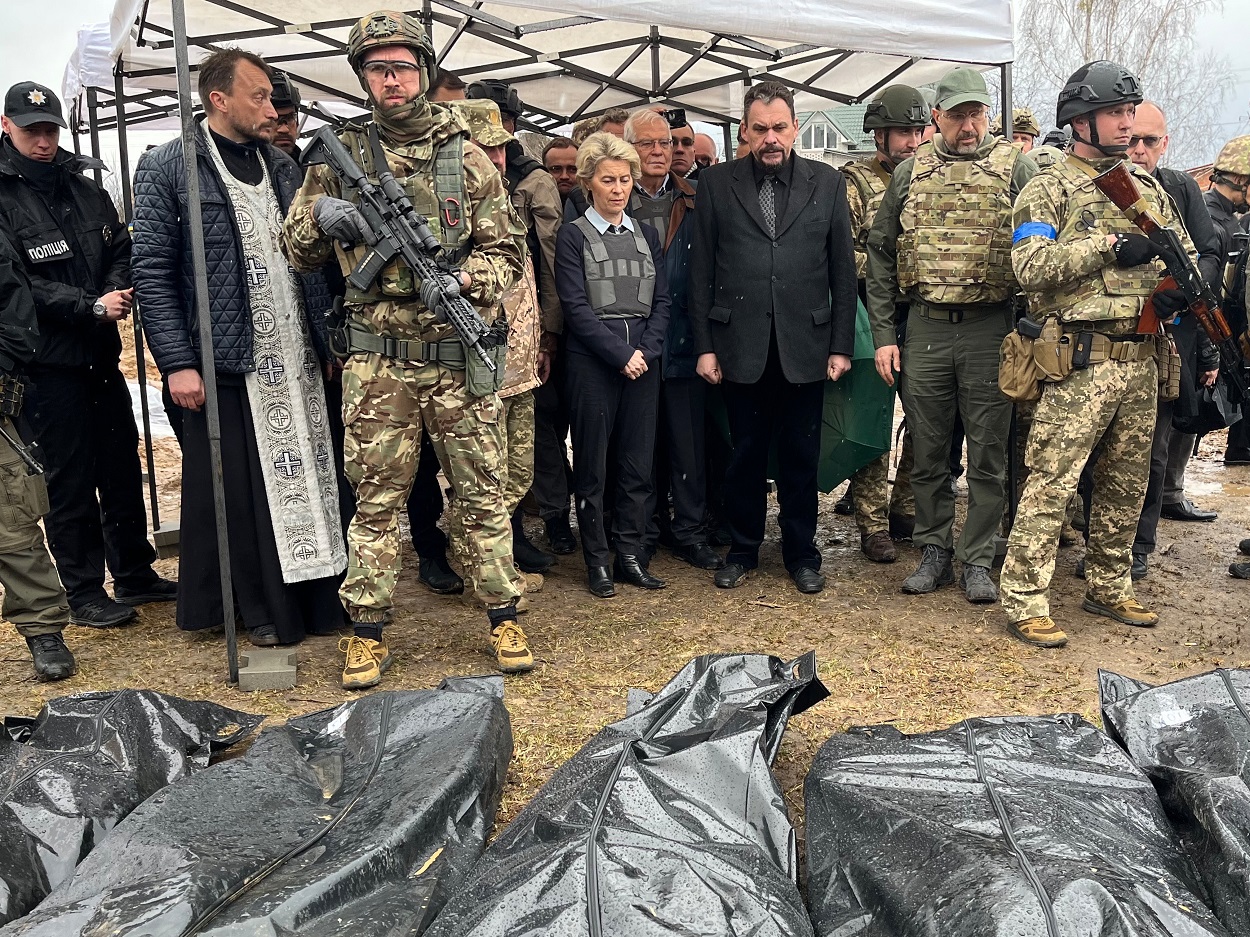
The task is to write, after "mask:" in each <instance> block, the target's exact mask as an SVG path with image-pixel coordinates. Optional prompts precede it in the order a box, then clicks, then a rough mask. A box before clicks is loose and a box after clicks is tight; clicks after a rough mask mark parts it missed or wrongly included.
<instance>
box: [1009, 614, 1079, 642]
mask: <svg viewBox="0 0 1250 937" xmlns="http://www.w3.org/2000/svg"><path fill="white" fill-rule="evenodd" d="M1007 630H1008V631H1010V632H1011V633H1012V634H1013V635H1015V636H1016V637H1017V638H1019V639H1020V640H1021V641H1023V642H1024V643H1025V644H1032V645H1033V646H1034V647H1063V646H1064V645H1065V644H1067V643H1068V636H1067V635H1066V634H1064V633H1063V629H1062V628H1060V627H1059V626H1058V625H1056V624H1055V623H1054V621H1053V620H1052V619H1051V617H1050V616H1049V615H1042V616H1040V617H1037V618H1026V619H1024V621H1012V622H1008V623H1007Z"/></svg>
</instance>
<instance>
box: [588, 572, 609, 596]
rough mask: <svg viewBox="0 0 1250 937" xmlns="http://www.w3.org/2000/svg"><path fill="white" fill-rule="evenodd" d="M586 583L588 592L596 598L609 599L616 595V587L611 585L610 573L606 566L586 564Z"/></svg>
mask: <svg viewBox="0 0 1250 937" xmlns="http://www.w3.org/2000/svg"><path fill="white" fill-rule="evenodd" d="M586 583H587V585H588V587H589V588H590V594H591V595H593V596H594V597H595V598H598V599H610V598H612V596H614V595H616V587H615V586H613V585H612V574H611V573H610V572H608V568H607V567H606V566H587V567H586Z"/></svg>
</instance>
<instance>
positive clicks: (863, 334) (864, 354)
mask: <svg viewBox="0 0 1250 937" xmlns="http://www.w3.org/2000/svg"><path fill="white" fill-rule="evenodd" d="M875 359H876V346H875V345H874V344H873V340H872V330H871V329H870V328H869V327H868V312H867V311H866V310H865V309H864V304H863V303H856V310H855V354H854V355H852V356H851V373H850V374H845V375H843V376H842V378H841V379H840V380H838V381H825V415H824V421H823V424H824V425H823V426H822V427H821V432H820V466H819V471H818V474H817V484H818V485H819V486H820V490H821V491H824V492H830V491H833V489H834V488H837V487H838V485H840V484H842V483H843V482H844V481H846V480H847V479H848V478H850V477H851V476H852V475H854V474H855V473H856V472H858V471H859V470H860V469H862V468H863V467H864V466H865V465H868V464H869V463H871V462H872V461H873V460H874V459H876V458H878V457H879V456H881V455H882V454H883V453H886V452H889V451H890V435H891V432H892V430H893V429H894V388H893V387H887V386H886V384H885V381H883V380H881V376H880V375H879V374H877V366H876V363H875ZM710 390H711V393H709V394H708V403H707V405H708V410H709V412H710V413H711V415H712V420H713V422H714V423H715V424H716V426H717V428H718V429H719V430H720V432H721V435H722V436H724V438H725V440H726V441H727V442H731V443H732V440H730V439H729V420H728V419H727V417H726V415H725V403H724V400H723V399H722V398H721V395H720V394H719V393H717V392H716V391H717V390H718V388H710ZM768 474H769V476H770V477H772V478H776V477H777V447H776V444H775V443H774V445H773V451H772V455H771V456H770V457H769V460H768Z"/></svg>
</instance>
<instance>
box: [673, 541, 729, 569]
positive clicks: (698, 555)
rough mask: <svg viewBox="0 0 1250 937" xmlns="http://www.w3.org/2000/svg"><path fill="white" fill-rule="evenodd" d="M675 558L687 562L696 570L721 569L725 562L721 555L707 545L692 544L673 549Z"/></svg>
mask: <svg viewBox="0 0 1250 937" xmlns="http://www.w3.org/2000/svg"><path fill="white" fill-rule="evenodd" d="M673 556H675V557H677V558H678V559H679V560H685V561H686V562H687V563H689V564H690V565H691V566H693V567H695V568H696V569H720V568H721V565H722V564H723V563H724V562H725V561H724V560H722V559H721V558H720V554H719V553H717V552H716V551H715V550H713V549H712V548H711V547H709V546H708V545H707V544H706V543H691V544H688V545H685V546H682V545H680V544H679V545H677V546H675V547H673Z"/></svg>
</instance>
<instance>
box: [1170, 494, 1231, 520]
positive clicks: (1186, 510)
mask: <svg viewBox="0 0 1250 937" xmlns="http://www.w3.org/2000/svg"><path fill="white" fill-rule="evenodd" d="M1159 516H1160V517H1166V518H1167V519H1168V520H1170V521H1213V520H1215V519H1216V518H1217V517H1219V516H1220V515H1219V514H1217V513H1216V512H1215V511H1204V510H1203V509H1202V508H1196V507H1194V503H1193V502H1192V501H1190V500H1189V499H1188V498H1186V499H1185V500H1184V501H1178V502H1177V503H1176V504H1165V505H1164V506H1163V508H1162V510H1160V511H1159Z"/></svg>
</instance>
